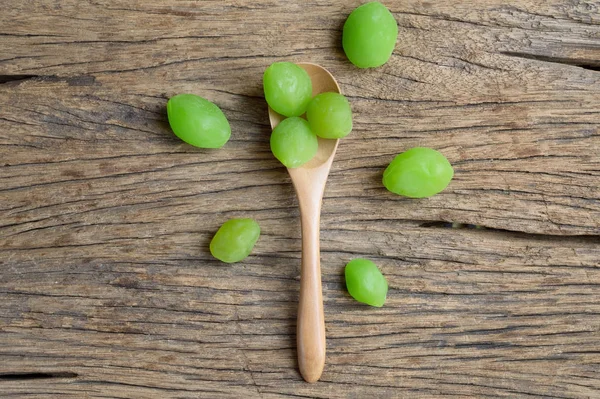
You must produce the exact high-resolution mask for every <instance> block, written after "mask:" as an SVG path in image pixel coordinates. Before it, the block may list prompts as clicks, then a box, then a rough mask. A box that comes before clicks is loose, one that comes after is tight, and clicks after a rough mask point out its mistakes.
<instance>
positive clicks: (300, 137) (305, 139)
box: [271, 116, 319, 168]
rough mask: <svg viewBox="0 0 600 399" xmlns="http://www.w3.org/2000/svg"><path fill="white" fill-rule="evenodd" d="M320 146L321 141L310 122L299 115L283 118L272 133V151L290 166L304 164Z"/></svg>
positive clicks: (295, 166)
mask: <svg viewBox="0 0 600 399" xmlns="http://www.w3.org/2000/svg"><path fill="white" fill-rule="evenodd" d="M318 148H319V141H318V139H317V136H316V135H315V134H314V133H313V132H312V130H311V129H310V126H309V125H308V122H307V121H305V120H304V119H302V118H299V117H297V116H294V117H291V118H287V119H284V120H282V121H281V122H280V123H279V124H278V125H277V126H275V129H273V133H271V152H273V155H275V158H277V159H278V160H279V162H281V163H282V164H284V165H285V166H286V167H288V168H297V167H299V166H302V165H304V164H305V163H306V162H308V161H310V160H311V159H312V158H313V157H314V156H315V155H316V154H317V149H318Z"/></svg>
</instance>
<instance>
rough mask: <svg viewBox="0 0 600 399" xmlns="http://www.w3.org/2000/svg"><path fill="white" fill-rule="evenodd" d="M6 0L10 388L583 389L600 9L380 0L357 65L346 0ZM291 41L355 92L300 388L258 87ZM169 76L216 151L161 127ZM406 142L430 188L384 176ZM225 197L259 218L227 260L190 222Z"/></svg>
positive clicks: (292, 224) (594, 258) (31, 391)
mask: <svg viewBox="0 0 600 399" xmlns="http://www.w3.org/2000/svg"><path fill="white" fill-rule="evenodd" d="M2 3H3V5H4V7H2V13H0V396H1V397H3V398H5V397H17V398H20V397H23V398H25V397H26V398H50V397H57V398H59V397H60V398H71V397H72V398H199V397H201V398H240V397H251V398H265V399H267V398H285V397H303V398H304V397H316V398H360V399H362V398H369V397H372V398H451V397H452V398H494V397H507V398H530V397H539V398H542V397H543V398H599V397H600V265H599V263H600V188H599V186H600V185H599V183H600V133H599V130H598V128H599V126H600V2H598V1H580V0H564V1H556V0H555V1H544V0H536V1H533V0H512V1H506V0H480V1H474V0H471V1H458V0H448V1H437V2H434V1H416V0H402V1H393V0H386V2H385V3H386V5H387V6H388V7H389V8H390V10H391V11H392V12H393V14H394V16H395V18H396V19H397V21H398V25H399V31H400V34H399V40H398V43H397V46H396V50H395V52H394V54H393V56H392V58H391V59H390V61H389V62H388V63H387V64H386V65H385V66H383V67H381V68H378V69H375V70H359V69H356V68H354V67H353V66H352V65H351V64H350V63H349V62H348V61H347V60H346V58H345V56H344V54H343V52H342V50H341V28H342V25H343V22H344V20H345V18H346V16H347V15H348V14H349V12H350V11H351V10H352V9H353V8H354V7H356V6H358V5H359V4H360V3H361V1H356V0H352V1H337V2H330V1H316V0H310V1H263V0H258V1H221V0H219V1H176V0H172V1H161V0H127V1H115V0H85V1H83V0H63V1H57V0H54V1H53V0H44V1H36V2H30V1H16V0H13V1H10V0H8V1H6V0H5V1H3V2H2ZM284 60H286V61H310V62H314V63H318V64H321V65H323V66H325V67H327V68H328V69H330V70H331V71H332V72H333V74H334V75H335V76H336V77H337V79H338V81H339V82H340V85H341V87H342V89H343V90H344V92H345V93H346V94H347V96H348V97H349V99H350V101H351V104H352V108H353V110H354V121H355V128H354V131H353V133H352V134H351V136H349V137H348V138H346V139H344V140H343V142H342V143H341V145H340V147H339V151H338V154H337V157H336V160H335V162H334V166H333V170H332V173H331V176H330V179H329V183H328V186H327V190H326V193H325V199H324V204H323V215H322V233H321V235H322V267H323V289H324V300H325V316H326V325H327V338H328V341H327V351H328V352H327V365H326V368H325V372H324V374H323V377H322V379H321V381H320V382H318V383H316V384H306V383H305V382H303V381H302V379H301V378H300V376H299V374H298V372H297V364H296V359H295V356H296V353H295V324H296V321H295V317H296V301H297V299H298V278H299V263H300V252H299V251H300V228H299V219H298V210H297V202H296V199H295V197H294V192H293V189H292V186H291V184H290V180H289V178H288V176H287V174H286V171H285V169H284V168H283V167H282V166H281V165H280V164H278V162H277V161H276V160H275V159H274V158H273V156H272V155H271V153H270V151H269V144H268V143H269V133H270V129H269V125H268V118H267V110H266V104H265V101H264V99H263V97H262V87H261V84H262V83H261V78H262V73H263V71H264V69H265V67H266V66H267V65H269V64H270V63H272V62H274V61H284ZM181 92H191V93H196V94H199V95H201V96H204V97H206V98H208V99H211V100H212V101H214V102H215V103H217V104H218V105H219V106H220V107H221V108H222V109H223V111H224V112H225V114H226V115H227V117H228V118H229V120H230V122H231V126H232V131H233V133H232V138H231V141H230V142H229V143H228V144H227V145H226V146H225V147H224V148H223V149H220V150H216V151H215V150H210V151H208V150H201V149H195V148H192V147H190V146H188V145H185V144H183V143H182V142H180V141H179V140H178V139H177V138H176V137H175V136H174V135H173V134H172V133H171V132H170V130H169V127H168V123H167V119H166V111H165V104H166V101H167V99H168V98H169V97H170V96H172V95H174V94H176V93H181ZM416 145H421V146H429V147H433V148H436V149H439V150H440V151H442V152H443V153H444V154H445V155H446V156H447V157H448V158H449V159H450V161H451V162H452V163H453V165H454V166H455V172H456V177H455V179H454V180H453V181H452V183H451V184H450V186H449V187H448V189H447V190H446V191H445V192H443V193H442V194H440V195H438V196H436V197H434V198H430V199H426V200H409V199H403V198H400V197H397V196H394V195H393V194H390V193H388V192H387V191H386V190H385V189H384V188H383V187H382V185H381V175H382V171H383V169H384V168H385V166H386V165H387V164H388V163H389V162H390V161H391V159H392V158H393V157H394V155H395V154H397V153H399V152H402V151H403V150H405V149H408V148H410V147H413V146H416ZM240 216H244V217H252V218H255V219H256V220H257V221H258V222H259V223H260V225H261V227H262V229H263V235H262V236H261V239H260V240H259V242H258V244H257V246H256V248H255V251H254V254H253V255H252V256H250V257H249V258H248V259H247V260H246V261H244V262H242V263H239V264H236V265H225V264H222V263H219V262H218V261H216V260H214V259H212V258H211V256H210V254H209V252H208V242H209V240H210V238H211V237H212V235H213V234H214V232H215V231H216V229H217V228H218V226H219V225H220V224H221V223H223V222H224V221H225V220H227V219H228V218H231V217H240ZM451 223H462V224H464V226H463V228H449V227H448V226H449V225H450V224H451ZM468 225H479V226H483V227H485V228H483V229H473V228H468ZM354 257H366V258H369V259H372V260H374V261H375V262H376V263H377V264H378V265H380V267H381V269H382V271H383V272H384V274H385V275H386V276H387V278H388V281H389V284H390V291H389V294H388V301H387V304H386V306H385V307H383V308H381V309H375V308H369V307H367V306H363V305H360V304H358V303H356V302H354V301H353V300H352V299H351V298H350V297H349V295H348V294H347V293H346V291H345V284H344V281H343V267H344V265H345V263H346V262H347V261H349V260H350V259H352V258H354Z"/></svg>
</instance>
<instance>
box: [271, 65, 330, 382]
mask: <svg viewBox="0 0 600 399" xmlns="http://www.w3.org/2000/svg"><path fill="white" fill-rule="evenodd" d="M298 65H299V66H301V67H302V68H304V70H306V72H308V75H309V76H310V78H311V80H312V86H313V93H312V94H313V96H315V95H317V94H319V93H324V92H335V93H341V91H340V87H339V86H338V84H337V82H336V81H335V79H334V77H333V76H332V75H331V74H330V73H329V71H327V70H326V69H325V68H323V67H320V66H319V65H315V64H310V63H299V64H298ZM283 119H285V117H284V116H282V115H279V114H278V113H277V112H275V111H273V110H272V109H271V108H270V107H269V120H270V121H271V127H272V128H275V126H277V124H279V122H281V121H282V120H283ZM318 139H319V149H318V151H317V155H315V157H314V158H313V159H311V160H310V161H309V162H307V163H305V164H304V165H302V166H300V167H298V168H293V169H290V168H288V172H289V174H290V177H291V178H292V183H293V184H294V188H295V189H296V195H297V196H298V203H299V204H300V218H301V222H302V267H301V270H300V302H299V304H298V327H297V334H296V335H297V338H296V339H297V341H296V342H297V347H298V364H299V367H300V373H301V374H302V377H303V378H304V379H305V380H306V381H307V382H315V381H317V380H318V379H319V378H320V377H321V373H322V372H323V367H324V366H325V316H324V314H323V294H322V291H321V260H320V254H319V222H320V219H321V201H322V199H323V192H324V190H325V183H326V182H327V176H328V175H329V170H330V169H331V163H332V162H333V157H334V155H335V150H336V149H337V146H338V141H339V140H328V139H322V138H320V137H319V138H318Z"/></svg>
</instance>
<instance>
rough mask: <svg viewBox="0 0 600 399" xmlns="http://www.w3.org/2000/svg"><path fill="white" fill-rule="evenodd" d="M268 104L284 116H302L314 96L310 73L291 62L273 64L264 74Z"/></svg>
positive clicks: (264, 86)
mask: <svg viewBox="0 0 600 399" xmlns="http://www.w3.org/2000/svg"><path fill="white" fill-rule="evenodd" d="M263 88H264V91H265V99H266V100H267V104H269V107H271V108H272V109H273V110H274V111H275V112H277V113H279V114H281V115H283V116H288V117H289V116H300V115H302V114H303V113H304V112H306V106H307V105H308V103H309V101H310V99H311V98H312V81H311V80H310V76H308V73H307V72H306V71H305V70H304V69H302V68H301V67H299V66H298V65H296V64H292V63H291V62H275V63H273V64H271V65H270V66H269V67H268V68H267V69H266V70H265V74H264V76H263Z"/></svg>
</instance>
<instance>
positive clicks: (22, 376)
mask: <svg viewBox="0 0 600 399" xmlns="http://www.w3.org/2000/svg"><path fill="white" fill-rule="evenodd" d="M78 376H79V374H77V373H73V372H69V371H58V372H53V373H2V374H0V382H2V381H24V380H47V379H51V378H77V377H78Z"/></svg>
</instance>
